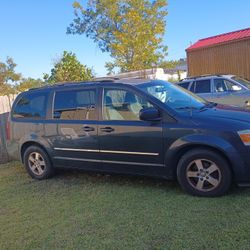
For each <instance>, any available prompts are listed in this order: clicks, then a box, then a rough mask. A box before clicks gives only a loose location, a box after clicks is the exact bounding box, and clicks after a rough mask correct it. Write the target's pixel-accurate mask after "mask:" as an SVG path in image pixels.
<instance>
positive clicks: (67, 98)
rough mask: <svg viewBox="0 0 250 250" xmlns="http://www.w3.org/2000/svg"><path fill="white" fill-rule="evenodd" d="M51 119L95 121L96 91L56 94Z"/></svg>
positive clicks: (61, 92)
mask: <svg viewBox="0 0 250 250" xmlns="http://www.w3.org/2000/svg"><path fill="white" fill-rule="evenodd" d="M53 117H54V119H61V120H96V91H95V90H71V91H60V92H57V93H56V95H55V101H54V114H53Z"/></svg>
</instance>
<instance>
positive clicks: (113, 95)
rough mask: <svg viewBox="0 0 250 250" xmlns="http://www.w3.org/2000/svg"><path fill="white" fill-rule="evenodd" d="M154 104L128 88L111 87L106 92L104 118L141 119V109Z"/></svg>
mask: <svg viewBox="0 0 250 250" xmlns="http://www.w3.org/2000/svg"><path fill="white" fill-rule="evenodd" d="M146 107H152V105H151V104H150V103H149V102H147V101H145V100H143V99H142V98H140V97H139V96H137V95H135V94H134V93H132V92H130V91H126V90H117V89H115V90H114V89H110V90H105V92H104V104H103V119H104V120H130V121H131V120H140V118H139V113H140V110H141V109H143V108H146Z"/></svg>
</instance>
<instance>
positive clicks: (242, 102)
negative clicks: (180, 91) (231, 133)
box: [177, 75, 250, 108]
mask: <svg viewBox="0 0 250 250" xmlns="http://www.w3.org/2000/svg"><path fill="white" fill-rule="evenodd" d="M177 84H178V85H179V86H181V87H183V88H185V89H188V90H189V91H191V92H193V93H195V94H197V95H199V96H201V97H202V98H204V99H206V100H208V101H209V102H215V103H221V104H226V105H233V106H239V107H243V108H250V82H249V81H247V80H245V79H243V78H240V77H237V76H235V75H206V76H197V77H193V78H186V79H184V80H183V81H181V82H179V83H177Z"/></svg>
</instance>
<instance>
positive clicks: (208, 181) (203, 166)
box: [186, 159, 221, 192]
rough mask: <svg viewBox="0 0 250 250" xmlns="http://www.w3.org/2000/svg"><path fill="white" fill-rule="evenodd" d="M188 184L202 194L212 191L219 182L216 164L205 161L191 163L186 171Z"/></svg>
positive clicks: (197, 160)
mask: <svg viewBox="0 0 250 250" xmlns="http://www.w3.org/2000/svg"><path fill="white" fill-rule="evenodd" d="M186 177H187V180H188V182H189V184H190V185H191V186H192V187H193V188H195V189H196V190H199V191H202V192H208V191H212V190H214V189H215V188H217V187H218V185H219V184H220V182H221V171H220V169H219V167H218V166H217V165H216V163H214V162H212V161H210V160H207V159H196V160H194V161H192V162H191V163H190V164H189V165H188V167H187V171H186Z"/></svg>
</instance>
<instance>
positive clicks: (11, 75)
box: [0, 57, 21, 95]
mask: <svg viewBox="0 0 250 250" xmlns="http://www.w3.org/2000/svg"><path fill="white" fill-rule="evenodd" d="M16 66H17V65H16V63H15V62H14V60H13V59H12V58H11V57H7V59H6V62H1V61H0V95H9V94H14V93H15V88H14V86H13V85H11V83H12V84H13V83H16V82H17V81H19V80H20V78H21V74H19V73H16V72H15V68H16Z"/></svg>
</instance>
